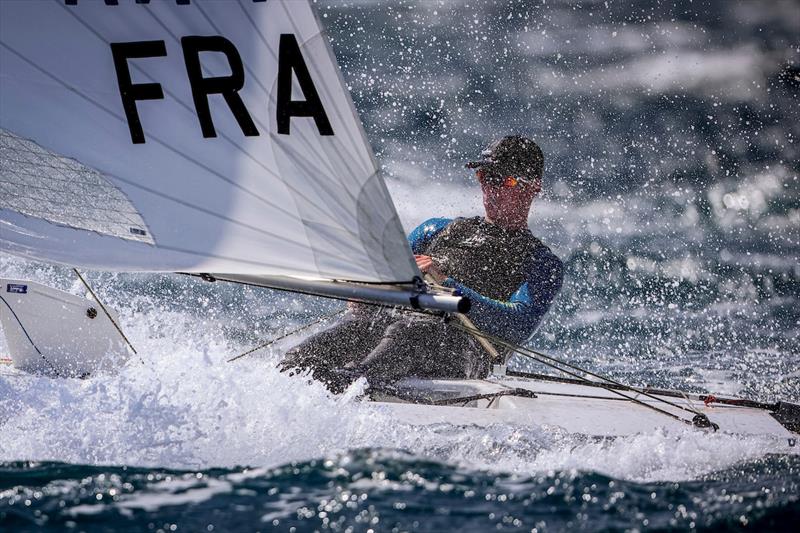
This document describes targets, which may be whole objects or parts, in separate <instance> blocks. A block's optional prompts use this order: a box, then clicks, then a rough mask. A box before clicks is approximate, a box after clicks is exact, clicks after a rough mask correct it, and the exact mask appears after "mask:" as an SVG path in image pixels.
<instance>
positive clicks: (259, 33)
mask: <svg viewBox="0 0 800 533" xmlns="http://www.w3.org/2000/svg"><path fill="white" fill-rule="evenodd" d="M236 3H237V4H238V5H239V8H240V9H241V10H242V12H243V13H244V15H245V17H247V20H248V21H249V22H250V24H251V25H252V26H253V29H254V30H255V32H256V35H258V36H259V38H260V39H261V42H262V43H263V44H264V47H265V48H266V49H267V51H268V52H269V53H270V55H272V58H273V59H274V60H276V61H277V60H278V56H277V54H276V53H275V51H274V50H272V48H271V47H270V46H269V44H268V42H267V39H266V38H265V37H264V34H263V33H262V32H261V29H260V28H259V27H258V25H257V24H256V22H255V21H254V20H253V18H252V17H251V16H250V13H248V12H247V10H246V9H245V7H244V6H243V5H242V4H241V1H239V2H236ZM281 5H282V7H283V8H284V11H286V15H287V18H288V20H289V22H290V23H291V25H292V28H293V29H294V30H296V31H298V32H299V28H298V27H297V24H295V22H294V20H292V16H291V13H290V12H289V10H287V9H286V6H285V5H284V4H281ZM313 16H314V14H313V11H312V17H313ZM314 22H315V23H316V24H317V25H319V23H318V21H317V19H316V17H314ZM316 35H322V33H321V32H320V33H317V34H315V35H314V36H316ZM305 42H306V41H304V42H303V43H304V44H305ZM330 59H331V62H332V64H333V67H334V70H335V71H337V72H338V64H337V63H336V59H335V58H334V57H330ZM309 62H310V63H311V65H312V66H313V67H314V68H315V71H316V72H317V73H320V70H319V69H318V68H317V65H316V63H314V58H313V56H312V57H311V58H309ZM317 82H318V83H324V82H325V80H324V79H322V80H320V79H317ZM262 87H263V85H262ZM339 89H340V90H341V91H342V92H345V100H347V94H349V93H347V92H346V88H345V87H344V86H340V87H339ZM265 90H266V89H265ZM323 94H324V93H323ZM276 96H277V95H276ZM271 98H272V95H270V99H271ZM270 101H271V100H270ZM333 108H334V111H335V112H336V114H337V118H338V119H339V121H340V123H341V124H342V125H343V126H344V125H345V124H346V122H345V120H344V119H343V118H342V116H341V115H340V114H339V112H338V111H339V110H338V109H337V107H336V106H333ZM350 108H351V111H352V112H353V116H357V114H356V113H355V108H354V107H353V106H352V104H351V105H350ZM301 138H302V140H303V141H304V142H306V145H307V147H309V148H312V147H311V144H310V142H309V140H308V139H307V138H305V136H301ZM361 138H362V140H363V141H364V143H365V144H367V145H368V143H367V140H366V137H365V136H364V135H361ZM341 150H342V151H343V152H345V153H346V154H347V156H348V157H344V158H341V160H342V161H344V163H345V166H346V167H347V169H348V171H349V172H350V173H351V174H359V173H358V172H353V171H352V169H351V168H350V166H349V165H348V164H347V161H349V160H351V159H352V160H353V161H356V160H357V159H356V155H355V154H353V153H352V152H350V151H349V150H348V149H347V147H346V146H345V145H344V143H342V145H341ZM370 166H371V167H372V169H364V168H362V169H360V171H361V172H360V173H369V172H370V171H372V172H374V171H376V170H377V166H376V164H375V161H374V160H373V159H372V158H370ZM331 171H332V172H333V169H331Z"/></svg>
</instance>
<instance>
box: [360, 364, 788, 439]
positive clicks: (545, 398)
mask: <svg viewBox="0 0 800 533" xmlns="http://www.w3.org/2000/svg"><path fill="white" fill-rule="evenodd" d="M514 390H517V391H519V390H523V391H529V392H532V393H533V394H534V395H535V396H536V397H524V396H519V395H516V394H513V391H514ZM397 391H398V394H396V395H392V394H391V393H389V394H386V393H383V394H381V393H379V394H374V395H373V399H374V400H375V401H376V402H377V404H378V405H381V406H382V408H384V409H386V410H389V411H391V412H392V413H393V416H394V417H395V418H396V419H397V420H398V421H399V422H403V423H407V424H411V425H432V424H440V423H447V424H455V425H477V426H490V425H493V424H530V425H535V426H544V427H550V428H554V429H556V428H557V429H559V430H561V431H563V432H566V433H570V434H581V435H586V436H590V437H624V436H630V435H636V434H642V433H649V432H653V431H656V430H659V429H686V428H693V429H696V430H697V431H705V432H715V431H719V432H724V433H731V434H737V435H743V436H749V435H752V436H762V437H764V436H766V437H769V438H771V439H774V441H775V445H776V449H775V450H774V451H784V452H793V453H798V452H799V451H800V450H798V448H797V447H796V442H797V438H798V434H797V433H794V432H792V431H790V430H789V429H787V428H786V427H784V426H783V425H782V424H781V423H780V422H779V421H778V420H777V419H776V418H775V417H774V416H773V415H772V414H771V413H770V411H769V410H767V409H763V408H754V407H746V406H739V405H725V404H723V403H719V402H716V403H711V404H709V405H706V404H705V402H703V401H702V400H701V399H700V397H699V396H698V395H686V397H685V398H677V399H676V398H674V397H662V396H658V395H656V397H660V398H663V399H665V400H667V401H669V402H671V403H674V404H677V405H681V406H685V407H689V408H691V409H692V410H694V411H696V412H698V413H702V414H704V415H706V416H707V417H708V419H709V420H710V421H711V422H713V423H715V424H717V425H718V426H719V429H718V430H714V429H713V428H698V427H695V426H693V425H691V424H690V423H686V422H681V421H679V420H675V419H674V418H671V417H669V416H667V415H665V414H663V413H659V412H657V411H655V410H653V409H651V408H649V407H647V406H654V407H658V408H659V409H663V410H664V411H667V412H670V413H673V414H675V415H676V416H679V417H681V418H682V419H685V420H687V421H689V422H690V421H691V419H692V418H693V416H692V413H689V412H687V411H684V410H681V409H678V408H676V407H672V406H670V405H668V404H665V403H662V402H660V401H658V400H654V399H651V398H648V397H647V396H645V395H641V394H635V393H631V392H625V393H624V394H626V395H628V396H632V397H634V398H636V399H638V400H640V401H642V402H643V403H644V404H646V405H640V404H637V403H634V402H631V401H628V400H625V399H623V398H621V397H620V396H619V395H617V394H615V393H614V392H612V391H609V390H606V389H603V388H599V387H594V386H585V385H576V384H573V383H558V382H552V381H545V380H536V379H528V378H515V377H507V376H490V377H489V378H488V379H485V380H418V379H413V380H412V379H409V380H404V381H403V382H401V383H400V384H398V388H397ZM498 392H499V393H501V394H505V395H501V396H496V397H491V395H493V394H496V393H498ZM474 396H490V397H486V398H480V399H473V400H470V401H466V402H460V403H458V404H457V405H434V404H433V402H441V401H447V402H450V401H453V400H454V399H456V398H469V397H474ZM413 401H416V402H419V403H412V402H413ZM787 405H788V404H787Z"/></svg>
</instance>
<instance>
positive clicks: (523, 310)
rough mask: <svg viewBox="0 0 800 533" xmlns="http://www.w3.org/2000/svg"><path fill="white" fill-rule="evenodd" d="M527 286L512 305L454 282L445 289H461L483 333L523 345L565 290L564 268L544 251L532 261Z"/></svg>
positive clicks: (511, 301)
mask: <svg viewBox="0 0 800 533" xmlns="http://www.w3.org/2000/svg"><path fill="white" fill-rule="evenodd" d="M525 278H526V279H525V282H523V283H522V285H520V287H519V289H517V291H516V292H515V293H514V294H513V295H512V296H511V298H509V300H508V301H503V300H494V299H492V298H487V297H486V296H483V295H482V294H480V293H479V292H477V291H475V290H473V289H470V288H469V287H467V286H466V285H463V284H461V283H459V282H457V281H456V280H454V279H453V278H447V279H445V280H444V281H443V282H442V285H444V286H447V287H451V288H454V289H458V290H460V291H461V293H462V294H463V295H464V296H467V297H468V298H469V299H470V301H471V302H472V309H471V310H470V312H469V314H468V316H469V317H470V319H471V320H472V322H473V323H474V324H475V326H477V327H478V328H479V329H480V330H481V331H484V332H486V333H489V334H491V335H495V336H497V337H501V338H503V339H505V340H508V341H511V342H514V343H517V344H519V343H522V342H524V341H525V340H526V339H527V338H528V337H530V336H531V335H532V334H533V332H534V330H535V329H536V326H538V325H539V322H541V320H542V317H543V316H544V315H545V313H547V310H548V309H550V305H551V304H552V303H553V300H554V299H555V297H556V294H558V291H559V290H560V289H561V283H562V281H563V279H564V266H563V264H562V263H561V260H560V259H559V258H558V257H556V256H555V255H553V253H552V252H551V251H550V250H548V249H546V248H544V249H542V250H541V251H539V252H538V253H537V254H536V255H535V256H533V257H532V258H531V261H530V264H529V266H528V271H527V275H526V277H525Z"/></svg>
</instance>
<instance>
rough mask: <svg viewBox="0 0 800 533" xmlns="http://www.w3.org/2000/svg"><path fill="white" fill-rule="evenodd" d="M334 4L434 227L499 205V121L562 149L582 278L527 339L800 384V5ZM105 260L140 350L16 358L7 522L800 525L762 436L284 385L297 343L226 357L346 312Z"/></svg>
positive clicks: (594, 357) (374, 116) (347, 72)
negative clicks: (490, 177) (489, 192)
mask: <svg viewBox="0 0 800 533" xmlns="http://www.w3.org/2000/svg"><path fill="white" fill-rule="evenodd" d="M317 7H318V11H319V13H320V17H321V20H322V22H323V24H324V25H325V27H326V30H327V32H328V34H329V36H330V37H331V39H332V41H333V47H334V50H335V53H336V55H337V57H338V58H339V60H340V63H341V65H342V69H343V71H344V77H345V79H346V81H347V83H348V85H349V86H350V89H351V92H352V94H353V98H354V101H355V104H356V107H357V108H358V111H359V113H360V115H361V117H362V120H363V122H364V125H365V128H366V131H367V135H368V138H369V140H370V142H371V143H372V145H373V148H374V149H375V151H376V154H377V156H378V159H379V161H380V163H381V164H382V166H383V168H384V171H385V175H386V180H387V184H388V187H389V189H390V191H391V192H392V195H393V197H394V198H395V201H396V204H397V207H398V211H399V214H400V216H401V219H402V220H403V222H404V224H405V225H406V226H407V227H408V228H409V229H411V228H412V227H413V226H414V225H416V224H418V223H419V222H421V221H422V220H424V219H426V218H428V217H431V216H443V215H444V216H454V215H473V214H477V213H479V212H480V203H479V199H478V190H477V188H476V187H475V185H474V183H473V182H472V177H471V175H470V174H469V173H468V172H466V171H465V170H464V169H463V164H464V162H465V161H466V160H468V159H471V158H473V157H474V156H475V155H476V153H478V152H479V151H480V149H481V148H482V146H483V145H485V144H486V143H487V142H488V141H489V140H490V139H492V138H493V137H496V136H500V135H504V134H506V133H523V134H526V135H530V136H532V137H534V138H535V139H536V140H537V141H538V142H539V143H540V144H541V146H542V148H543V149H544V152H545V155H546V166H545V191H544V194H543V196H542V198H540V199H539V200H537V202H536V203H535V204H534V210H533V214H532V216H531V219H530V225H531V228H532V230H533V232H534V234H536V235H537V236H538V237H540V238H541V239H542V240H543V241H545V242H546V243H548V244H549V245H551V247H552V249H553V251H554V252H555V253H556V254H557V255H559V256H560V257H561V258H563V259H564V261H565V264H566V271H567V273H566V279H565V285H564V288H563V290H562V293H561V295H560V296H559V298H558V300H557V301H556V303H555V305H554V307H553V309H552V310H551V312H550V314H549V315H548V317H547V318H546V320H545V322H544V323H543V324H542V327H541V329H540V331H539V332H538V333H537V335H536V336H535V337H534V338H533V339H532V340H531V341H530V344H531V346H533V347H535V348H538V349H541V350H546V351H549V352H552V353H554V354H556V355H558V356H560V357H563V358H566V359H569V360H571V361H572V362H575V363H579V364H583V365H586V366H588V367H590V368H592V369H593V370H596V371H600V372H603V373H606V374H610V375H613V376H614V377H616V378H618V379H622V380H625V381H628V382H632V383H635V384H648V385H653V386H659V387H671V388H681V389H686V390H692V391H710V392H715V393H729V394H739V395H743V396H747V397H751V398H754V399H758V400H763V401H775V400H778V399H783V400H788V401H794V402H800V370H799V369H800V341H798V339H800V179H799V178H798V174H800V105H798V104H799V102H798V97H799V96H800V45H798V39H797V35H798V34H800V9H798V5H797V2H794V1H783V2H782V1H771V2H750V1H746V0H742V1H727V0H713V1H711V0H694V1H690V0H678V1H672V2H649V1H635V2H616V1H611V0H608V1H602V0H600V1H592V2H581V3H580V4H578V3H575V2H566V1H558V0H549V1H548V2H547V3H542V4H540V3H538V2H528V1H519V2H486V3H484V2H476V1H472V0H465V1H459V2H455V1H453V2H451V1H446V2H445V1H443V2H427V1H426V2H405V1H400V2H384V3H381V2H364V3H362V2H335V3H329V2H320V3H319V5H318V6H317ZM0 272H2V274H3V275H8V276H14V277H22V278H28V279H34V280H39V281H41V282H44V283H47V284H50V285H53V286H56V287H60V288H62V289H73V290H77V289H78V288H79V287H78V285H76V283H75V280H74V278H73V277H72V275H71V273H70V272H69V270H67V269H63V268H59V267H53V266H47V265H42V264H36V263H31V262H27V261H22V260H20V259H16V258H12V257H9V256H7V255H2V254H0ZM87 276H88V277H89V278H90V280H91V281H92V283H93V284H94V285H95V288H96V289H97V290H98V292H99V293H100V294H101V295H102V296H103V298H104V299H105V300H106V301H107V302H108V303H109V304H110V305H112V306H113V307H114V308H116V309H117V310H118V311H119V313H120V317H121V320H122V323H123V327H124V328H125V330H126V331H127V332H128V335H129V336H130V337H131V339H132V340H133V342H134V344H135V345H136V346H137V347H138V348H139V352H140V354H141V356H142V359H143V360H144V363H145V364H144V365H131V366H129V367H127V368H125V369H124V370H123V372H122V373H121V374H120V375H118V376H103V377H98V378H96V379H94V380H90V381H87V382H80V381H77V380H49V379H44V378H35V377H25V378H20V377H19V376H10V375H7V374H0V465H2V466H0V530H2V531H6V530H9V531H17V530H25V529H28V530H39V529H40V528H50V529H51V530H57V531H62V530H65V529H74V530H87V531H94V530H104V529H106V530H111V529H115V530H131V531H141V530H154V531H155V530H163V531H171V530H176V529H177V530H189V531H210V530H217V531H220V530H221V531H232V530H236V531H241V530H245V531H255V530H278V531H287V530H291V528H292V527H294V528H296V531H309V530H333V531H348V530H349V531H368V530H370V529H372V530H373V531H392V530H397V531H442V530H465V531H490V530H494V529H498V530H506V531H531V530H533V529H535V530H537V531H564V530H592V531H611V530H642V531H643V530H687V529H696V530H707V531H717V530H754V531H764V530H772V531H780V530H789V529H790V528H791V527H792V526H793V525H794V524H795V521H796V520H798V518H800V508H799V507H798V506H799V505H800V504H799V503H798V492H799V491H798V484H799V483H800V473H799V470H800V462H798V458H797V457H796V456H776V455H770V453H769V452H770V447H769V445H768V444H767V443H766V442H764V441H761V440H759V439H740V438H736V437H731V436H726V435H715V436H706V435H703V434H697V433H692V432H687V433H678V434H675V433H663V432H657V433H654V434H647V435H639V436H635V437H631V438H627V439H620V440H618V441H585V440H581V439H576V438H575V437H573V436H568V435H563V434H561V433H559V432H558V431H557V430H554V429H553V428H539V427H492V428H489V429H486V430H482V429H478V428H459V427H435V428H428V429H417V428H411V427H405V426H402V425H399V424H397V423H396V422H395V421H394V420H393V419H392V418H391V417H390V416H387V414H386V413H383V412H381V411H380V410H376V409H374V408H372V407H370V406H368V405H364V404H363V403H362V402H359V401H358V400H357V399H356V398H355V396H357V395H356V394H352V395H351V396H349V397H339V398H331V397H329V396H328V395H327V394H326V392H325V391H324V390H323V389H322V388H321V387H319V386H316V385H314V384H310V385H309V384H306V383H305V382H303V381H302V380H296V379H295V380H292V379H290V378H288V377H286V376H285V375H282V374H278V373H277V372H275V371H274V370H273V368H272V363H274V362H275V361H276V360H277V359H278V358H279V357H280V356H281V352H282V349H283V347H282V346H277V347H275V349H274V350H272V351H268V352H266V353H262V354H258V355H259V356H260V357H262V358H261V359H259V358H251V359H245V360H243V361H241V362H238V363H236V364H228V363H225V361H226V359H227V358H229V357H231V356H234V355H237V354H238V353H241V352H243V351H245V350H247V349H248V348H250V347H252V346H254V345H256V344H258V343H260V342H262V341H263V340H264V339H268V338H270V337H272V336H274V335H276V334H279V333H282V332H284V331H286V330H287V329H289V328H291V327H293V326H296V325H297V324H300V323H303V322H305V321H308V320H310V319H313V318H314V317H317V316H319V315H320V314H322V313H327V312H329V311H330V310H332V309H335V308H336V306H338V305H339V304H338V303H331V302H324V301H321V300H319V299H314V298H310V297H306V296H294V295H287V294H284V293H273V292H270V291H266V290H258V289H252V288H246V287H239V286H235V287H232V286H223V285H221V284H218V283H217V284H203V283H200V282H196V281H194V280H187V279H182V278H179V277H176V276H155V275H124V274H116V275H111V274H103V273H87ZM0 347H2V343H0ZM0 349H1V348H0ZM265 359H266V360H265ZM513 365H514V366H517V367H521V368H524V369H537V370H539V369H538V368H537V367H536V366H535V365H533V364H532V363H530V362H529V361H525V360H522V359H518V360H515V361H513ZM29 461H35V462H29ZM97 465H128V466H97ZM237 465H246V466H247V467H248V468H243V467H241V466H237Z"/></svg>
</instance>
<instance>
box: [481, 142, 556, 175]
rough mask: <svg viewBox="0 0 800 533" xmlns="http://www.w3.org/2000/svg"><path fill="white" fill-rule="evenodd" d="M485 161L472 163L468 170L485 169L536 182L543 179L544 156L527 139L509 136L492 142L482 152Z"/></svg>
mask: <svg viewBox="0 0 800 533" xmlns="http://www.w3.org/2000/svg"><path fill="white" fill-rule="evenodd" d="M481 156H483V159H481V160H480V161H470V162H469V163H467V164H466V167H467V168H483V169H485V170H487V171H489V172H492V173H495V174H501V175H504V176H516V177H518V178H523V179H524V178H528V180H536V179H538V178H541V177H542V171H543V169H544V154H542V149H541V148H539V146H538V145H537V144H536V143H535V142H533V140H531V139H528V138H527V137H522V136H519V135H507V136H506V137H503V138H502V139H498V140H496V141H494V142H492V143H491V144H490V145H489V146H487V147H486V149H485V150H484V151H483V152H481Z"/></svg>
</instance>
